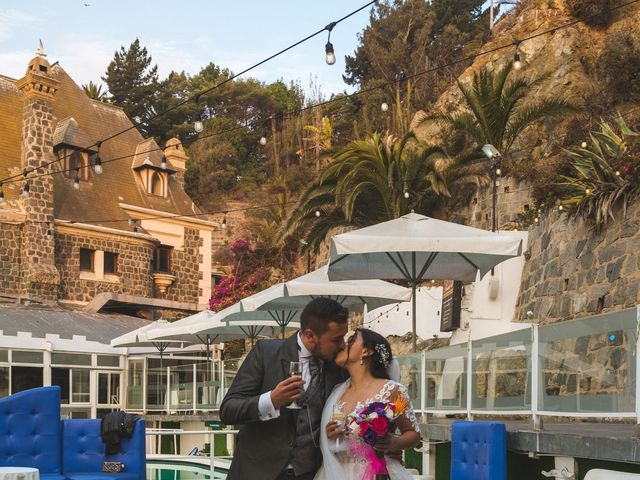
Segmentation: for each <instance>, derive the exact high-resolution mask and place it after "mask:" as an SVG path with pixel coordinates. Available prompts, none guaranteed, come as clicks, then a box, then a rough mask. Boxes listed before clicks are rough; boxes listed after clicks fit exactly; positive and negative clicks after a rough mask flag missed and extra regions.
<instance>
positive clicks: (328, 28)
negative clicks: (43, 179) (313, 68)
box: [0, 0, 378, 183]
mask: <svg viewBox="0 0 640 480" xmlns="http://www.w3.org/2000/svg"><path fill="white" fill-rule="evenodd" d="M377 1H378V0H371V1H369V2H367V3H366V4H364V5H362V6H361V7H359V8H357V9H356V10H353V11H352V12H349V13H348V14H346V15H344V16H343V17H341V18H339V19H338V20H335V21H333V22H331V23H330V24H329V25H326V26H325V27H323V28H321V29H320V30H317V31H316V32H314V33H312V34H310V35H307V36H306V37H304V38H302V39H301V40H298V41H297V42H295V43H292V44H291V45H289V46H288V47H285V48H283V49H282V50H280V51H278V52H276V53H274V54H272V55H270V56H268V57H267V58H265V59H263V60H261V61H259V62H258V63H255V64H253V65H251V66H250V67H247V68H245V69H244V70H242V71H241V72H238V73H236V74H233V75H230V76H229V77H228V78H226V79H224V80H223V81H221V82H219V83H217V84H215V85H213V86H211V87H209V88H207V89H205V90H203V91H201V92H198V93H196V94H194V95H192V96H190V97H188V98H186V99H184V100H182V101H181V102H178V103H177V104H175V105H173V106H171V107H169V108H167V109H165V110H163V111H160V112H158V113H156V114H155V115H152V116H151V117H149V118H148V119H146V121H150V120H155V119H158V118H160V117H162V116H164V115H167V114H168V113H170V112H172V111H174V110H176V109H178V108H180V107H182V106H184V105H186V104H188V103H191V102H194V101H195V102H196V104H197V102H198V101H199V100H200V98H201V97H202V96H203V95H207V94H208V93H211V92H212V91H214V90H216V89H218V88H221V87H223V86H224V85H226V84H227V83H229V82H232V81H233V80H235V79H237V78H239V77H241V76H242V75H244V74H246V73H248V72H250V71H252V70H255V69H256V68H258V67H260V66H262V65H264V64H265V63H267V62H269V61H271V60H273V59H274V58H276V57H279V56H280V55H282V54H284V53H286V52H288V51H289V50H292V49H294V48H295V47H297V46H299V45H301V44H303V43H305V42H307V41H309V40H311V39H312V38H314V37H316V36H318V35H320V34H322V33H323V32H325V31H329V34H331V30H333V28H334V27H335V26H336V25H338V24H339V23H342V22H344V21H345V20H347V19H348V18H350V17H352V16H354V15H355V14H357V13H359V12H361V11H362V10H365V9H366V8H368V7H370V6H372V5H374V4H376V3H377ZM327 63H328V57H327ZM334 63H335V57H334ZM140 126H142V122H135V121H132V122H131V126H129V127H127V128H125V129H123V130H121V131H118V132H116V133H114V134H112V135H110V136H108V137H106V138H103V139H101V140H98V141H96V142H95V143H93V144H92V145H89V146H88V147H86V148H85V151H89V150H90V149H91V148H93V147H98V148H99V146H100V145H101V144H102V143H104V142H107V141H109V140H113V139H114V138H116V137H119V136H120V135H123V134H125V133H127V132H129V131H131V130H134V129H136V128H138V127H140ZM65 158H67V156H64V157H61V158H57V159H55V160H52V161H51V162H47V163H45V164H44V165H41V166H39V167H34V168H31V169H28V171H27V174H29V173H31V172H34V171H37V170H40V169H44V168H47V167H48V166H50V165H52V164H53V163H56V162H60V161H61V160H63V159H65ZM20 175H21V174H19V175H14V176H11V177H7V178H5V179H2V180H0V183H7V182H8V181H9V180H12V179H14V178H16V177H19V176H20Z"/></svg>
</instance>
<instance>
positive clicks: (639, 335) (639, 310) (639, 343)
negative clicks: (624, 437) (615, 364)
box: [634, 305, 640, 437]
mask: <svg viewBox="0 0 640 480" xmlns="http://www.w3.org/2000/svg"><path fill="white" fill-rule="evenodd" d="M634 353H635V356H636V391H635V394H636V431H635V436H636V437H638V436H640V393H639V388H638V384H639V383H640V354H639V353H640V305H636V351H635V352H634Z"/></svg>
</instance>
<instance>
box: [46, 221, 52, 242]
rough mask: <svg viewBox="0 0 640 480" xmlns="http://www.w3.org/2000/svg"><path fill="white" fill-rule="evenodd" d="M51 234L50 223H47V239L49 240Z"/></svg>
mask: <svg viewBox="0 0 640 480" xmlns="http://www.w3.org/2000/svg"><path fill="white" fill-rule="evenodd" d="M51 237H53V234H52V233H51V224H49V228H48V229H47V240H51Z"/></svg>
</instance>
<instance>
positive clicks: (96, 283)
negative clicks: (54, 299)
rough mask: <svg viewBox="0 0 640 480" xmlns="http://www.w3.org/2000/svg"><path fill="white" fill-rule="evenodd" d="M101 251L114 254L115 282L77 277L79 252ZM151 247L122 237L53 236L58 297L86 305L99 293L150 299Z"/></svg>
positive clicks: (146, 243)
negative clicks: (88, 250)
mask: <svg viewBox="0 0 640 480" xmlns="http://www.w3.org/2000/svg"><path fill="white" fill-rule="evenodd" d="M81 248H88V249H92V250H102V251H105V252H113V253H117V254H118V260H117V271H118V275H117V277H118V279H117V281H107V280H105V279H103V280H91V279H83V278H81V275H80V249H81ZM153 252H154V245H153V244H152V243H150V242H148V241H146V240H135V239H132V238H130V237H126V236H119V235H106V234H105V235H102V234H96V235H95V236H91V234H90V233H89V232H82V234H81V236H79V235H78V234H75V233H69V232H57V233H56V265H57V267H58V271H59V272H60V277H61V281H60V298H61V299H66V300H73V301H81V302H89V301H91V300H92V299H93V297H95V296H96V295H97V294H99V293H103V292H118V293H126V294H129V295H137V296H143V297H151V291H152V284H151V265H152V259H153Z"/></svg>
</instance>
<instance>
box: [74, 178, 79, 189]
mask: <svg viewBox="0 0 640 480" xmlns="http://www.w3.org/2000/svg"><path fill="white" fill-rule="evenodd" d="M73 188H75V189H76V190H80V179H79V178H76V179H75V180H74V181H73Z"/></svg>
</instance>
